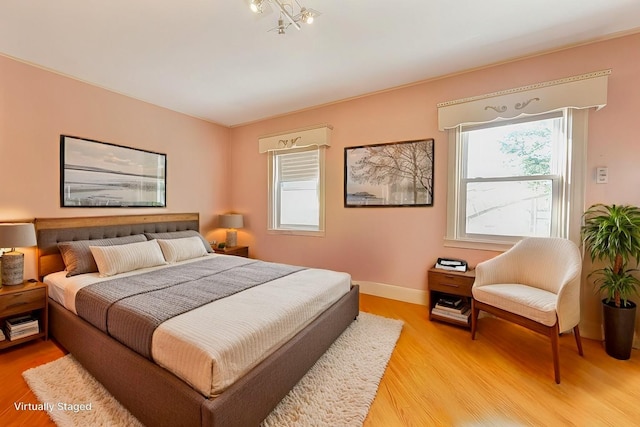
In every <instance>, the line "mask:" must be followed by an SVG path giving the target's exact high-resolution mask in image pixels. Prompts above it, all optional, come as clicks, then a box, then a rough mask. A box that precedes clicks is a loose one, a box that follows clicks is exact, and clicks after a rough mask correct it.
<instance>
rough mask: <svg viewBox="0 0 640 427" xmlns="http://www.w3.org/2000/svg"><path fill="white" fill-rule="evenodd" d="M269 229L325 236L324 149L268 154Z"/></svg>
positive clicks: (311, 147) (279, 151) (305, 149)
mask: <svg viewBox="0 0 640 427" xmlns="http://www.w3.org/2000/svg"><path fill="white" fill-rule="evenodd" d="M269 176H270V185H269V230H270V231H271V232H276V233H286V234H302V235H324V188H323V187H324V148H319V147H317V146H310V147H304V148H299V149H288V150H276V151H270V152H269Z"/></svg>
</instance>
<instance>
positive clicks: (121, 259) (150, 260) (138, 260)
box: [89, 240, 166, 277]
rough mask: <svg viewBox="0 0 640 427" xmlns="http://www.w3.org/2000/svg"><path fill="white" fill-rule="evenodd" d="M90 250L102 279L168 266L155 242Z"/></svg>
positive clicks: (93, 247) (99, 247)
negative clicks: (141, 269)
mask: <svg viewBox="0 0 640 427" xmlns="http://www.w3.org/2000/svg"><path fill="white" fill-rule="evenodd" d="M89 249H90V250H91V253H92V254H93V258H94V259H95V260H96V264H97V266H98V271H99V272H100V277H107V276H113V275H114V274H118V273H126V272H127V271H133V270H138V269H140V268H146V267H154V266H156V265H162V264H166V261H165V260H164V257H163V256H162V250H160V246H159V245H158V242H156V241H155V240H149V241H146V242H138V243H129V244H127V245H118V246H89Z"/></svg>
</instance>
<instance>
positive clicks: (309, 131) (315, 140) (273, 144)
mask: <svg viewBox="0 0 640 427" xmlns="http://www.w3.org/2000/svg"><path fill="white" fill-rule="evenodd" d="M332 130H333V127H332V126H330V125H327V124H323V125H317V126H311V127H306V128H302V129H296V130H291V131H287V132H282V133H277V134H270V135H264V136H261V137H259V138H258V150H259V152H260V153H266V152H268V151H273V150H286V149H291V148H300V147H308V146H310V145H317V146H319V147H320V146H323V145H331V131H332Z"/></svg>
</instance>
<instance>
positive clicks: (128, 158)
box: [60, 135, 167, 208]
mask: <svg viewBox="0 0 640 427" xmlns="http://www.w3.org/2000/svg"><path fill="white" fill-rule="evenodd" d="M166 179H167V156H166V155H165V154H160V153H154V152H152V151H146V150H140V149H137V148H129V147H124V146H121V145H116V144H109V143H105V142H100V141H94V140H91V139H85V138H78V137H75V136H68V135H60V206H62V207H85V208H98V207H99V208H110V207H115V208H124V207H127V208H135V207H154V208H158V207H166V205H167V203H166V200H167V197H166Z"/></svg>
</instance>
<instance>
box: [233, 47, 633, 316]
mask: <svg viewBox="0 0 640 427" xmlns="http://www.w3.org/2000/svg"><path fill="white" fill-rule="evenodd" d="M639 51H640V34H634V35H629V36H626V37H621V38H618V39H612V40H608V41H603V42H599V43H594V44H590V45H584V46H579V47H574V48H571V49H567V50H562V51H558V52H553V53H549V54H545V55H541V56H537V57H532V58H527V59H523V60H519V61H514V62H509V63H505V64H500V65H496V66H493V67H489V68H485V69H480V70H475V71H472V72H468V73H464V74H459V75H456V76H451V77H447V78H442V79H438V80H434V81H430V82H424V83H421V84H417V85H414V86H410V87H405V88H399V89H396V90H392V91H388V92H384V93H379V94H374V95H371V96H367V97H362V98H359V99H355V100H350V101H345V102H341V103H336V104H333V105H329V106H324V107H320V108H316V109H313V110H308V111H303V112H299V113H296V114H290V115H287V116H284V117H279V118H274V119H270V120H266V121H262V122H258V123H254V124H249V125H246V126H241V127H238V128H234V129H232V131H231V142H232V145H231V165H232V166H231V167H232V168H233V170H234V171H235V172H234V174H233V175H234V179H233V180H232V182H231V183H230V186H231V206H232V208H233V209H235V210H237V211H239V212H242V213H244V214H245V215H246V222H247V228H246V229H245V230H244V231H243V233H242V234H240V239H241V241H242V243H247V244H250V245H251V250H252V253H253V254H254V255H255V256H257V257H260V258H263V259H267V260H273V261H284V262H292V263H297V264H303V265H309V266H318V267H327V268H332V269H338V270H343V271H347V272H349V273H351V275H352V276H353V278H354V279H355V280H360V281H373V282H381V283H386V284H391V285H395V286H399V287H405V288H410V289H418V290H425V289H426V271H427V269H428V268H429V266H431V265H433V263H434V262H435V260H436V258H437V257H439V256H452V257H460V258H464V259H467V260H468V261H469V262H470V263H471V264H476V263H477V262H479V261H481V260H484V259H487V258H489V257H492V256H494V255H495V253H493V252H487V251H481V250H462V249H453V248H446V247H444V246H443V237H444V233H445V224H446V192H447V141H446V134H445V133H443V132H439V131H438V128H437V108H436V104H437V103H439V102H443V101H448V100H454V99H458V98H464V97H469V96H474V95H481V94H485V93H490V92H494V91H498V90H503V89H508V88H513V87H518V86H524V85H528V84H531V83H536V82H542V81H547V80H553V79H558V78H563V77H568V76H572V75H577V74H583V73H587V72H591V71H597V70H602V69H608V68H611V69H612V75H611V76H610V78H609V97H608V105H607V106H606V107H605V108H604V109H603V110H601V111H598V112H593V113H592V114H591V115H590V119H589V147H588V150H589V152H588V171H589V181H588V185H587V195H586V201H587V204H592V203H595V202H603V203H633V204H637V205H640V189H639V188H640V187H639V186H638V181H639V180H638V176H639V175H638V172H637V170H638V166H637V165H638V164H640V149H639V148H640V144H639V143H638V141H637V135H638V134H639V133H640V132H639V130H638V127H639V126H640V121H639V120H638V112H639V111H640V78H638V77H639V76H640V55H638V52H639ZM336 78H339V76H336ZM363 78H366V76H363ZM320 123H329V124H331V125H333V127H334V130H333V138H332V146H331V147H330V148H329V149H328V150H327V157H326V162H327V163H326V167H327V182H326V185H327V187H326V189H327V191H326V237H324V238H318V237H300V236H279V235H270V234H267V232H266V226H267V225H266V221H267V216H266V208H267V194H266V192H267V158H266V156H265V155H260V154H258V142H257V139H258V136H260V135H263V134H269V133H274V132H279V131H286V130H290V129H295V128H300V127H304V126H309V125H314V124H320ZM418 138H435V203H434V206H433V207H428V208H377V209H376V208H368V209H346V208H344V207H343V202H342V197H343V161H344V160H343V156H344V154H343V153H344V147H348V146H356V145H365V144H375V143H383V142H393V141H403V140H410V139H418ZM596 166H608V167H609V172H610V176H609V184H605V185H602V184H601V185H596V184H595V180H594V178H593V174H594V170H595V167H596ZM583 294H586V295H589V296H587V299H590V301H591V305H593V302H592V300H593V298H594V297H593V296H592V290H591V289H590V288H589V289H585V290H584V292H583ZM595 307H596V308H588V310H587V311H588V312H589V314H588V315H589V316H591V317H594V316H596V317H597V314H594V313H593V312H592V311H593V310H596V311H597V310H598V308H597V304H596V305H595Z"/></svg>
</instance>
